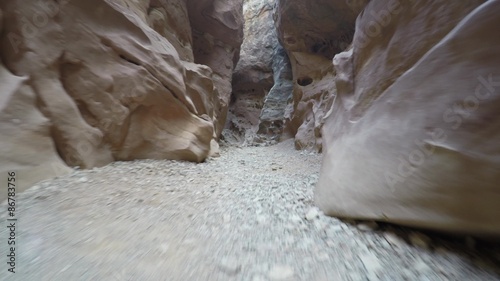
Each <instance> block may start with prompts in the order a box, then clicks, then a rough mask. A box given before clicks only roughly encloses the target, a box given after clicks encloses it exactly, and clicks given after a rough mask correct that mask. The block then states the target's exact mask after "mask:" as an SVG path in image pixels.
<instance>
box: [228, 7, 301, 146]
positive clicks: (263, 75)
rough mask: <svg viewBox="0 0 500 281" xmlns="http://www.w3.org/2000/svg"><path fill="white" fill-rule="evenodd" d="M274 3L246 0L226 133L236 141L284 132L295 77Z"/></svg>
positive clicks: (277, 135)
mask: <svg viewBox="0 0 500 281" xmlns="http://www.w3.org/2000/svg"><path fill="white" fill-rule="evenodd" d="M274 4H275V0H246V1H245V2H244V6H243V11H244V18H245V29H244V34H245V36H244V41H243V45H242V48H241V53H240V60H239V62H238V65H237V66H236V69H235V72H234V74H233V96H232V103H231V107H230V110H229V114H230V118H229V119H228V123H227V126H226V127H227V129H228V132H227V134H225V136H226V138H227V139H228V140H230V141H233V142H239V143H246V144H251V143H253V142H254V141H257V142H265V141H267V140H268V139H275V140H277V139H279V136H280V135H281V131H282V123H283V119H284V108H285V107H286V105H287V100H288V98H289V96H290V94H291V89H290V84H291V81H290V80H291V79H292V78H291V75H289V73H290V71H289V69H290V66H289V63H288V57H287V56H286V54H285V53H284V52H283V48H282V47H281V45H280V44H279V42H278V37H277V34H276V29H275V27H274V21H273V9H274ZM257 134H259V137H257V139H256V136H257Z"/></svg>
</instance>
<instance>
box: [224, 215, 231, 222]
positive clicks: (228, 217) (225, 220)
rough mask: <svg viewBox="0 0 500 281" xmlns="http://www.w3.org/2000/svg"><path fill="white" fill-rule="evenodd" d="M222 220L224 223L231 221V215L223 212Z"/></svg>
mask: <svg viewBox="0 0 500 281" xmlns="http://www.w3.org/2000/svg"><path fill="white" fill-rule="evenodd" d="M223 220H224V223H229V222H230V221H231V215H230V214H224V216H223Z"/></svg>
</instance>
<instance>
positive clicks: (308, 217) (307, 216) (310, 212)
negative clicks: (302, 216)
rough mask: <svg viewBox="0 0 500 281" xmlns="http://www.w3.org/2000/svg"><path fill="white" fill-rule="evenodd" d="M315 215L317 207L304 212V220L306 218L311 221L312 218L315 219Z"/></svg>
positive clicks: (317, 213)
mask: <svg viewBox="0 0 500 281" xmlns="http://www.w3.org/2000/svg"><path fill="white" fill-rule="evenodd" d="M317 217H319V210H318V208H311V209H309V211H308V212H307V214H306V220H308V221H312V220H314V219H316V218H317Z"/></svg>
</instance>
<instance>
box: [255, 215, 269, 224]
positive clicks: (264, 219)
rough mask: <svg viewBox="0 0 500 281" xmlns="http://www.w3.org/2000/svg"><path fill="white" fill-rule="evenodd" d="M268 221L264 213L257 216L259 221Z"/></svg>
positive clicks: (262, 222)
mask: <svg viewBox="0 0 500 281" xmlns="http://www.w3.org/2000/svg"><path fill="white" fill-rule="evenodd" d="M266 222H267V217H266V216H264V215H260V216H257V223H259V224H265V223H266Z"/></svg>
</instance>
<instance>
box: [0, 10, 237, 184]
mask: <svg viewBox="0 0 500 281" xmlns="http://www.w3.org/2000/svg"><path fill="white" fill-rule="evenodd" d="M241 8H242V7H241V1H240V2H238V1H224V0H206V1H184V0H151V1H132V0H114V1H112V0H87V1H76V0H60V1H50V0H34V1H29V2H25V1H1V2H0V15H2V16H1V17H0V58H1V63H0V81H2V83H1V84H0V87H1V90H2V93H1V100H0V132H1V133H2V139H1V141H0V144H1V145H0V146H1V147H2V150H4V151H3V153H2V154H1V158H0V171H2V173H3V171H5V170H11V169H18V170H24V171H26V175H25V177H26V178H30V176H28V174H29V172H28V171H32V170H33V174H37V175H34V176H33V177H32V178H33V180H38V179H40V178H49V177H52V176H55V175H58V174H60V173H64V172H67V171H68V170H69V168H68V167H67V166H80V167H83V168H90V167H94V166H100V165H104V164H107V163H109V162H111V161H114V160H132V159H138V158H160V159H163V158H167V159H184V160H190V161H197V162H199V161H202V160H204V159H205V158H206V157H207V156H208V155H210V154H211V153H215V152H216V149H217V144H216V142H215V140H216V139H217V138H218V135H219V133H220V131H221V128H222V124H223V123H224V121H225V115H226V110H227V103H228V102H227V101H228V99H229V96H230V93H231V84H230V81H231V80H230V79H231V73H232V69H233V68H234V65H235V62H236V61H237V59H238V56H237V54H238V53H239V45H240V44H241V41H242V16H241ZM205 40H207V41H205ZM207 42H208V43H210V44H208V43H207ZM207 44H208V45H207ZM193 50H194V51H193ZM4 136H5V137H4ZM35 151H39V153H33V152H35ZM51 164H53V165H51ZM34 170H37V171H34ZM40 171H44V172H43V173H42V172H40Z"/></svg>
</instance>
